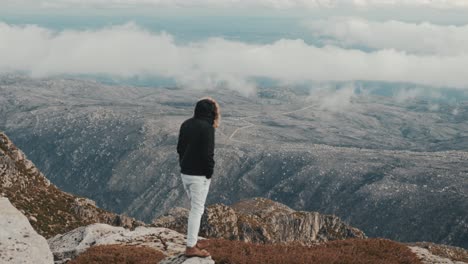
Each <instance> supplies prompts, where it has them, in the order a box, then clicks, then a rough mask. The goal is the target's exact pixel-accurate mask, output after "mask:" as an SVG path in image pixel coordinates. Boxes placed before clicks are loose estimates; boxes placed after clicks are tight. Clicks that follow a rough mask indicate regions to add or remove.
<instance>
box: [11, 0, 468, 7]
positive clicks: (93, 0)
mask: <svg viewBox="0 0 468 264" xmlns="http://www.w3.org/2000/svg"><path fill="white" fill-rule="evenodd" d="M3 2H4V3H5V4H9V5H16V6H18V5H24V6H39V7H45V8H68V7H100V8H113V7H136V6H153V7H208V8H212V7H240V8H245V7H264V8H277V9H285V8H320V7H338V8H339V7H357V8H373V7H379V8H380V7H395V6H397V7H428V8H440V9H448V8H450V9H453V8H466V7H468V1H466V0H3Z"/></svg>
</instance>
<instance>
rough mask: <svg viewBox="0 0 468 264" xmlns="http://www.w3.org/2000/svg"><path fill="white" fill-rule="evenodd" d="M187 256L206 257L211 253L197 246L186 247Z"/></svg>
mask: <svg viewBox="0 0 468 264" xmlns="http://www.w3.org/2000/svg"><path fill="white" fill-rule="evenodd" d="M185 256H186V257H188V258H191V257H200V258H206V257H209V256H211V255H210V253H209V252H208V251H206V250H204V249H199V248H198V247H197V246H193V247H186V248H185Z"/></svg>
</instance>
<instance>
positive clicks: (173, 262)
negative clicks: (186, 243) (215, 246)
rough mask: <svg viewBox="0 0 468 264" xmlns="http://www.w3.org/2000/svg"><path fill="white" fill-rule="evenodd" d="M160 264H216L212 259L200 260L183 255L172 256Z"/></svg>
mask: <svg viewBox="0 0 468 264" xmlns="http://www.w3.org/2000/svg"><path fill="white" fill-rule="evenodd" d="M159 264H215V262H214V260H213V259H212V258H211V257H206V258H198V257H191V258H187V257H186V256H185V255H184V254H183V253H182V254H179V255H176V256H171V257H167V258H165V259H163V260H162V261H160V262H159Z"/></svg>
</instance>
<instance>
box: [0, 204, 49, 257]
mask: <svg viewBox="0 0 468 264" xmlns="http://www.w3.org/2000/svg"><path fill="white" fill-rule="evenodd" d="M0 263H10V264H15V263H18V264H19V263H37V264H48V263H53V257H52V252H51V251H50V249H49V246H48V245H47V241H46V240H45V238H44V237H42V236H40V235H39V234H37V233H36V231H34V229H33V228H32V226H31V225H30V224H29V222H28V219H27V218H26V217H25V216H24V215H23V214H21V212H20V211H18V210H17V209H16V208H15V207H14V206H13V205H12V204H11V203H10V201H8V199H7V198H0Z"/></svg>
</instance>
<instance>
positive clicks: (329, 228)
mask: <svg viewBox="0 0 468 264" xmlns="http://www.w3.org/2000/svg"><path fill="white" fill-rule="evenodd" d="M187 218H188V210H187V209H183V208H176V209H173V210H170V211H169V212H168V213H167V214H166V215H164V216H162V217H159V218H157V219H156V220H155V221H154V222H153V224H154V225H155V226H159V227H167V228H171V229H174V230H177V231H179V232H182V233H185V232H186V230H187V226H186V225H187ZM200 235H202V236H204V237H210V238H226V239H236V240H241V241H246V242H260V243H283V242H299V243H302V244H306V245H309V244H315V243H317V242H325V241H330V240H337V239H347V238H365V237H366V236H365V234H364V233H363V232H362V231H360V230H359V229H357V228H354V227H351V226H349V225H347V224H345V223H344V222H343V221H341V220H340V219H339V218H338V217H336V216H333V215H321V214H319V213H317V212H305V211H295V210H293V209H291V208H289V207H287V206H286V205H284V204H281V203H277V202H274V201H271V200H269V199H265V198H253V199H248V200H243V201H240V202H238V203H236V204H234V205H232V206H226V205H223V204H214V205H211V206H208V207H207V208H206V209H205V213H204V214H203V217H202V223H201V227H200Z"/></svg>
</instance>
